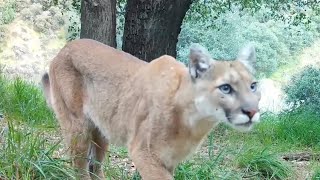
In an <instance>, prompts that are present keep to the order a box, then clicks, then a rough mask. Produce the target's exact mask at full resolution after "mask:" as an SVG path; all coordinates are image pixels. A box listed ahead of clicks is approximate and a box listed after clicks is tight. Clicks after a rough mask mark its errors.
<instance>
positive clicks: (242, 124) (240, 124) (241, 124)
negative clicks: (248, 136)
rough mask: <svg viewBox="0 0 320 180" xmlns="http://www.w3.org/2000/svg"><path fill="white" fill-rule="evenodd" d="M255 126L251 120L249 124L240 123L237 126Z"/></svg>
mask: <svg viewBox="0 0 320 180" xmlns="http://www.w3.org/2000/svg"><path fill="white" fill-rule="evenodd" d="M252 124H253V122H252V120H251V119H250V120H249V121H248V122H245V123H239V124H235V125H236V126H245V127H249V126H251V125H252Z"/></svg>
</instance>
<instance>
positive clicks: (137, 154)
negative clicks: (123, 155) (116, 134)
mask: <svg viewBox="0 0 320 180" xmlns="http://www.w3.org/2000/svg"><path fill="white" fill-rule="evenodd" d="M130 149H131V151H130V154H131V158H132V160H133V162H134V164H135V166H136V167H137V170H138V171H139V173H140V175H141V177H142V179H143V180H173V179H174V178H173V175H172V173H171V172H170V170H168V169H166V168H165V167H164V166H163V164H162V163H161V162H160V160H159V159H158V158H157V157H156V156H154V155H152V154H151V153H150V152H148V151H147V150H146V149H141V148H136V149H135V148H130Z"/></svg>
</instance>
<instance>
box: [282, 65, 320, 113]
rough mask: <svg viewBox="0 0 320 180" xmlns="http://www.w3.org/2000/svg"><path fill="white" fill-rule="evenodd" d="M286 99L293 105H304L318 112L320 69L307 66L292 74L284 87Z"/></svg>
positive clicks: (319, 108)
mask: <svg viewBox="0 0 320 180" xmlns="http://www.w3.org/2000/svg"><path fill="white" fill-rule="evenodd" d="M284 91H285V92H286V94H287V101H288V102H292V103H293V104H294V106H295V107H297V106H300V107H305V108H307V109H308V110H310V111H313V112H315V113H319V112H320V106H319V104H320V69H319V68H317V67H314V66H307V67H305V68H304V69H303V70H302V71H301V72H299V73H298V74H296V75H294V76H293V77H292V79H291V81H290V83H289V85H287V86H286V87H285V88H284Z"/></svg>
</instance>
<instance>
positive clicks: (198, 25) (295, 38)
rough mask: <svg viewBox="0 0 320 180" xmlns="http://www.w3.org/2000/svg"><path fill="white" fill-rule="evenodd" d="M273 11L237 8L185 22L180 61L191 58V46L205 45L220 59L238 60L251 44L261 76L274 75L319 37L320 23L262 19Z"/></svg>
mask: <svg viewBox="0 0 320 180" xmlns="http://www.w3.org/2000/svg"><path fill="white" fill-rule="evenodd" d="M268 11H270V9H261V11H260V12H259V13H260V14H259V13H257V14H253V15H252V14H251V13H250V12H248V11H245V10H243V11H240V10H237V9H236V8H234V9H231V10H230V11H226V12H225V13H222V14H220V15H219V17H216V19H204V20H199V21H194V20H192V18H191V20H188V19H186V20H185V22H184V23H183V26H182V30H181V33H180V35H179V41H178V45H177V47H178V48H177V49H178V59H180V60H181V61H185V60H186V59H187V53H188V50H187V49H188V47H189V45H190V44H191V43H194V42H196V43H201V44H203V45H205V46H206V47H207V48H208V49H209V51H210V53H211V54H212V55H213V57H214V58H216V59H234V58H235V57H236V55H237V53H238V50H239V49H240V48H241V47H242V46H243V45H245V44H246V43H249V42H251V43H252V44H253V45H254V46H255V47H256V50H257V68H258V69H257V70H258V72H259V73H260V76H269V75H271V74H272V73H273V72H274V71H275V70H276V69H277V68H278V67H279V66H283V65H286V64H287V63H288V62H290V61H294V60H295V55H296V54H297V53H298V52H299V51H300V50H302V48H304V47H306V46H308V45H310V44H311V43H312V42H313V40H314V39H315V38H316V37H317V36H318V35H319V32H318V31H317V30H316V29H317V28H316V27H317V26H318V25H317V24H316V23H313V24H312V23H310V24H309V25H310V26H311V28H310V27H309V29H308V27H306V26H305V25H304V24H301V25H297V26H289V25H288V24H286V23H284V22H283V21H280V20H272V19H271V20H269V19H264V21H262V20H261V17H260V16H262V15H261V14H266V13H268Z"/></svg>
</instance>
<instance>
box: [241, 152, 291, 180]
mask: <svg viewBox="0 0 320 180" xmlns="http://www.w3.org/2000/svg"><path fill="white" fill-rule="evenodd" d="M237 161H238V165H239V167H241V168H245V169H246V170H245V172H246V173H247V174H250V175H249V176H250V177H253V176H255V177H258V178H259V179H260V178H262V179H285V178H287V177H289V176H290V174H291V173H292V170H291V169H290V167H289V166H288V165H287V164H286V163H284V162H283V161H281V160H280V159H278V158H277V157H276V156H275V155H274V154H272V153H270V152H268V151H266V150H265V149H264V150H260V149H258V148H249V149H247V150H246V151H245V152H243V153H242V154H241V155H240V156H239V157H238V159H237Z"/></svg>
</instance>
